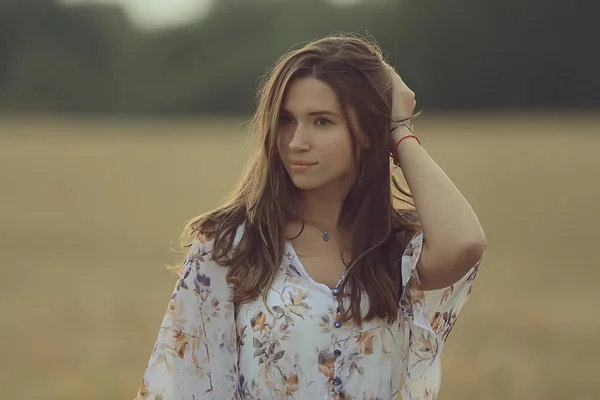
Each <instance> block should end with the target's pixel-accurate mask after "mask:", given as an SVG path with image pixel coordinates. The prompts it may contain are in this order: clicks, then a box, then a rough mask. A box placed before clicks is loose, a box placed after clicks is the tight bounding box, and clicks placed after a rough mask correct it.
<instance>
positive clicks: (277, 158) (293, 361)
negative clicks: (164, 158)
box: [137, 36, 486, 400]
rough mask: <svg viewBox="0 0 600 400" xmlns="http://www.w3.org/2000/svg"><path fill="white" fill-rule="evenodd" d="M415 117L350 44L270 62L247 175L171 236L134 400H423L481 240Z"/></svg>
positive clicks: (378, 60)
mask: <svg viewBox="0 0 600 400" xmlns="http://www.w3.org/2000/svg"><path fill="white" fill-rule="evenodd" d="M414 108H415V95H414V93H413V92H412V91H411V90H410V89H409V88H408V87H407V86H406V85H405V84H404V82H403V81H402V79H401V78H400V76H398V74H396V72H395V71H394V69H393V68H391V67H390V66H389V65H388V64H386V62H385V61H384V59H383V57H382V54H381V52H380V50H379V49H378V48H377V47H376V46H375V45H373V44H371V43H369V42H367V41H364V40H362V39H360V38H356V37H350V36H335V37H326V38H324V39H320V40H317V41H314V42H312V43H309V44H308V45H306V46H305V47H303V48H302V49H300V50H297V51H294V52H291V53H290V54H288V55H286V56H285V57H284V58H282V59H281V60H280V62H279V63H278V64H277V65H276V66H275V68H274V69H273V70H272V71H271V72H270V74H269V77H268V79H267V80H266V82H265V84H264V85H263V86H262V89H261V90H260V93H259V104H258V109H257V111H256V114H255V116H254V119H253V122H254V124H253V127H254V130H255V131H256V133H257V134H258V135H259V136H260V145H259V148H258V149H257V151H256V154H255V155H254V156H253V158H252V160H251V164H250V166H249V168H248V170H247V173H246V176H245V177H244V179H243V180H242V182H241V184H240V186H239V188H238V189H237V191H236V192H235V194H234V195H233V197H232V198H231V199H230V200H229V201H228V202H227V203H226V204H224V205H223V206H221V207H219V208H218V209H216V210H214V211H212V212H209V213H207V214H204V215H201V216H200V217H198V218H196V219H194V220H192V221H191V222H190V223H189V225H188V229H187V230H186V232H184V238H185V237H188V236H189V235H190V234H191V235H193V236H191V238H192V240H190V241H191V244H190V243H189V242H188V244H189V245H190V246H191V248H190V250H189V254H188V256H187V258H186V260H185V263H184V265H183V267H182V269H181V275H180V279H179V280H178V282H177V284H176V287H175V290H174V293H173V296H172V298H171V301H170V302H169V305H168V309H167V312H166V315H165V318H164V321H163V323H162V326H161V329H160V332H159V335H158V340H157V342H156V345H155V347H154V350H153V352H152V355H151V358H150V362H149V365H148V368H147V370H146V373H145V376H144V380H143V382H142V386H141V388H140V391H139V393H138V396H137V399H138V400H141V399H156V400H158V399H163V400H192V399H195V400H200V399H216V400H224V399H260V400H267V399H361V400H362V399H392V398H394V399H396V398H398V399H434V398H436V396H437V393H438V390H439V386H440V357H441V354H442V348H443V345H444V342H445V340H446V338H447V336H448V334H449V333H450V330H451V329H452V327H453V326H454V323H455V321H456V318H457V315H458V313H459V311H460V309H461V307H462V306H463V304H464V303H465V301H466V300H467V297H468V296H469V294H470V291H471V284H472V281H473V279H474V278H475V275H476V273H477V269H478V266H479V263H480V261H481V258H482V256H483V253H484V250H485V247H486V244H485V237H484V234H483V232H482V229H481V226H480V224H479V222H478V220H477V217H476V216H475V214H474V213H473V210H472V209H471V207H470V206H469V204H468V202H467V201H466V200H465V199H464V198H463V196H462V195H461V194H460V192H459V191H458V190H457V188H456V187H455V186H454V185H453V184H452V182H451V181H450V179H449V178H448V177H447V176H446V175H445V174H444V172H443V171H442V170H441V169H440V168H439V167H438V166H437V165H436V164H435V162H434V161H433V160H432V159H431V158H430V156H429V155H428V154H427V152H426V151H425V149H424V148H423V147H422V146H421V144H420V142H419V140H418V138H417V137H416V136H414V135H413V131H412V124H411V119H412V117H414V115H413V111H414ZM390 158H391V159H392V161H393V163H390ZM390 164H394V165H390ZM398 167H399V168H400V169H401V171H402V172H403V175H404V177H405V179H406V182H407V184H408V186H409V189H410V193H411V195H412V200H411V198H410V197H408V196H410V195H409V194H408V192H406V191H404V190H403V189H402V188H401V187H400V185H399V183H398V181H397V180H396V179H395V178H394V177H393V172H394V171H398ZM412 204H414V207H413V206H412Z"/></svg>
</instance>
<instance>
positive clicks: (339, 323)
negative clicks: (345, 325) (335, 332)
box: [333, 321, 342, 328]
mask: <svg viewBox="0 0 600 400" xmlns="http://www.w3.org/2000/svg"><path fill="white" fill-rule="evenodd" d="M333 326H335V327H336V328H339V327H340V326H342V323H341V321H335V323H334V324H333Z"/></svg>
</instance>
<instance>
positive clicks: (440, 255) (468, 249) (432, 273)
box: [392, 72, 486, 290]
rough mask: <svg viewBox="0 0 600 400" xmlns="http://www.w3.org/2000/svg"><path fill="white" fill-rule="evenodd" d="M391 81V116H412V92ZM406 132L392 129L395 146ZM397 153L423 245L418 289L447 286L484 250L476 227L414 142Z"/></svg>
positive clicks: (462, 201)
mask: <svg viewBox="0 0 600 400" xmlns="http://www.w3.org/2000/svg"><path fill="white" fill-rule="evenodd" d="M394 74H395V72H394ZM392 79H393V81H394V91H395V93H394V103H393V104H394V109H393V111H392V116H393V118H398V119H403V118H406V117H407V116H410V115H412V113H413V110H414V104H415V103H414V93H413V92H412V91H411V90H410V89H409V88H408V87H407V86H406V85H405V84H404V82H402V80H401V78H400V76H398V75H397V74H395V76H393V78H392ZM411 103H412V108H411V107H410V104H411ZM410 133H411V132H410V130H409V129H408V128H406V127H400V128H398V129H395V130H394V131H393V132H392V136H393V139H394V143H397V142H398V141H399V140H400V139H401V138H402V137H404V136H406V135H409V134H410ZM396 155H397V160H398V162H399V163H400V167H401V168H402V172H403V174H404V176H405V178H406V181H407V183H408V186H409V188H410V191H411V193H412V196H413V199H414V202H415V206H416V209H417V214H418V216H419V220H420V222H421V225H422V228H423V237H424V239H425V242H424V244H423V250H422V252H421V257H420V260H419V264H418V266H417V269H418V272H419V277H420V278H421V283H422V285H423V288H424V289H425V290H433V289H440V288H443V287H446V286H449V285H451V284H453V283H455V282H457V281H458V280H459V279H460V278H462V277H463V276H464V275H465V274H466V273H467V271H468V270H469V269H471V268H472V267H473V266H474V265H475V264H476V263H477V261H479V260H480V259H481V257H482V255H483V252H484V251H485V248H486V239H485V235H484V233H483V230H482V228H481V225H480V224H479V221H478V219H477V216H476V215H475V213H474V211H473V209H472V208H471V206H470V205H469V203H468V202H467V200H466V199H465V198H464V197H463V195H462V194H461V193H460V192H459V190H458V189H457V188H456V186H455V185H454V184H453V183H452V181H451V180H450V178H448V176H447V175H446V174H445V173H444V171H442V169H441V168H440V167H439V166H438V165H437V164H436V163H435V161H434V160H433V159H432V158H431V157H430V156H429V154H427V152H426V151H425V149H424V148H423V147H421V146H420V145H419V143H418V142H417V141H416V140H415V139H413V138H406V139H405V140H403V141H402V143H400V145H399V146H398V148H397V153H396Z"/></svg>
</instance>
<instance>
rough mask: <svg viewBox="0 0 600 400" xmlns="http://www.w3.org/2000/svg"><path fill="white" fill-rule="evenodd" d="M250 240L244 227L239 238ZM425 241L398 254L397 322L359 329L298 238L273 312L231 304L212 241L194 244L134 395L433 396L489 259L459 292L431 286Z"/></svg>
mask: <svg viewBox="0 0 600 400" xmlns="http://www.w3.org/2000/svg"><path fill="white" fill-rule="evenodd" d="M242 234H243V226H242V227H240V229H238V234H237V238H236V240H239V238H240V237H241V235H242ZM422 245H423V236H422V233H420V234H418V235H416V236H415V237H413V238H412V240H411V242H410V243H409V245H408V246H407V248H406V250H405V252H404V254H403V257H402V284H403V290H404V291H403V294H402V298H401V304H400V305H401V307H400V311H399V318H398V319H397V321H396V322H395V323H393V324H388V323H386V322H385V321H384V320H381V319H374V320H372V321H369V322H364V323H363V324H362V326H361V327H358V326H356V325H355V324H354V323H352V322H351V321H349V322H345V323H341V322H340V321H339V320H338V317H339V314H338V309H337V307H338V301H337V299H336V296H339V289H337V288H335V289H333V290H331V289H330V288H329V287H327V286H326V285H324V284H320V283H317V282H315V281H314V280H313V279H312V278H311V277H310V276H309V274H308V273H307V272H306V270H305V269H304V267H303V266H302V263H301V262H300V260H299V258H298V256H297V255H296V253H295V251H294V248H293V246H292V244H291V242H289V241H288V242H287V243H286V252H285V256H284V259H283V262H282V265H281V267H280V269H279V271H278V274H277V276H276V279H275V281H274V283H273V285H272V287H271V288H270V290H269V292H268V295H267V301H266V305H265V302H264V301H263V298H262V297H260V298H258V299H257V300H255V301H253V302H251V303H248V304H242V305H239V306H235V305H234V304H233V302H232V300H231V298H232V291H231V287H230V286H229V285H228V284H227V282H226V273H227V268H226V267H221V266H219V265H217V264H216V263H215V262H214V261H212V259H211V251H212V241H206V240H203V239H198V240H196V241H195V242H194V244H193V245H192V247H191V249H190V252H189V254H188V256H187V258H186V261H185V263H184V268H183V270H182V273H181V276H180V278H179V280H178V281H177V284H176V286H175V290H174V292H173V295H172V297H171V300H170V302H169V305H168V308H167V312H166V315H165V317H164V320H163V323H162V325H161V328H160V331H159V334H158V339H157V341H156V344H155V346H154V349H153V351H152V354H151V357H150V361H149V364H148V368H147V369H146V372H145V374H144V379H143V382H142V385H141V387H140V390H139V392H138V395H137V397H136V400H143V399H144V400H159V399H161V400H204V399H214V400H225V399H247V400H254V399H256V400H268V399H311V400H312V399H357V400H367V399H368V400H375V399H382V400H383V399H385V400H388V399H403V400H408V399H435V398H436V397H437V393H438V391H439V388H440V383H441V355H442V349H443V345H444V342H445V341H446V338H447V337H448V334H449V333H450V331H451V329H452V327H453V326H454V324H455V322H456V319H457V316H458V314H459V312H460V310H461V308H462V306H463V305H464V304H465V302H466V300H467V298H468V297H469V295H470V293H471V285H472V283H473V280H474V278H475V276H476V274H477V270H478V268H479V265H480V262H481V260H480V261H479V262H478V263H477V264H476V265H475V266H474V267H473V268H472V269H471V270H470V271H469V272H468V273H467V274H466V275H465V276H464V277H463V278H462V279H461V280H460V281H459V282H457V283H455V284H454V285H452V286H450V287H448V288H445V289H441V290H435V291H423V289H422V287H421V284H420V281H419V276H418V274H417V270H416V266H417V261H418V259H419V256H420V254H421V248H422ZM342 279H343V277H342ZM340 281H341V280H340ZM361 307H362V309H363V311H364V312H366V311H367V310H368V298H366V296H364V297H363V304H361Z"/></svg>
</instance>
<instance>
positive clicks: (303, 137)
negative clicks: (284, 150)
mask: <svg viewBox="0 0 600 400" xmlns="http://www.w3.org/2000/svg"><path fill="white" fill-rule="evenodd" d="M308 136H309V132H308V129H306V127H304V126H303V125H302V124H300V123H299V124H297V125H294V130H293V132H292V138H291V140H290V143H289V144H288V146H289V148H290V150H292V151H308V150H310V142H309V137H308Z"/></svg>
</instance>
